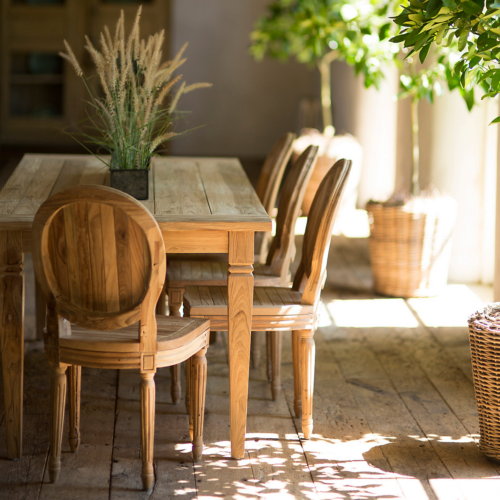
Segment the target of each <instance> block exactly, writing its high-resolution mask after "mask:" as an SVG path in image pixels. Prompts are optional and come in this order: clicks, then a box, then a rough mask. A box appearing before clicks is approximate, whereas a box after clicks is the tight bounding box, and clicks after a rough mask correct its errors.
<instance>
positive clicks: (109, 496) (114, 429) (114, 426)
mask: <svg viewBox="0 0 500 500" xmlns="http://www.w3.org/2000/svg"><path fill="white" fill-rule="evenodd" d="M119 387H120V370H116V393H115V418H114V422H113V441H112V443H111V465H110V468H109V495H108V498H109V500H111V494H112V487H113V464H114V463H115V462H114V458H115V437H116V422H117V421H118V413H119V411H118V390H119ZM155 479H156V470H155Z"/></svg>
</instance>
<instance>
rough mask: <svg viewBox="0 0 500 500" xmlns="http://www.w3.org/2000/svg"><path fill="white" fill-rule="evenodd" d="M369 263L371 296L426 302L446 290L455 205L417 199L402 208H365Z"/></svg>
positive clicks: (448, 201)
mask: <svg viewBox="0 0 500 500" xmlns="http://www.w3.org/2000/svg"><path fill="white" fill-rule="evenodd" d="M366 209H367V211H368V217H369V222H370V259H371V265H372V270H373V279H374V289H375V292H377V293H380V294H382V295H390V296H393V297H429V296H433V295H436V294H437V293H438V292H439V291H440V289H442V287H444V286H445V285H446V280H447V277H448V267H449V261H450V252H451V233H452V230H453V226H454V223H455V214H456V203H455V201H454V200H452V199H451V198H448V197H442V198H429V199H416V200H414V201H413V202H410V203H407V204H406V205H405V206H403V207H385V206H383V205H382V204H380V203H369V204H368V205H367V207H366Z"/></svg>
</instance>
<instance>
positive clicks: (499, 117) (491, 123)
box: [490, 116, 500, 125]
mask: <svg viewBox="0 0 500 500" xmlns="http://www.w3.org/2000/svg"><path fill="white" fill-rule="evenodd" d="M494 123H500V116H497V117H496V118H495V119H494V120H492V121H491V122H490V125H493V124H494Z"/></svg>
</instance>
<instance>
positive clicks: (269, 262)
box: [165, 146, 318, 393]
mask: <svg viewBox="0 0 500 500" xmlns="http://www.w3.org/2000/svg"><path fill="white" fill-rule="evenodd" d="M317 158H318V147H317V146H309V147H308V148H307V149H306V150H305V151H304V152H303V153H302V155H301V156H300V157H299V158H298V159H297V161H296V162H295V164H294V165H293V167H292V169H291V170H290V173H289V174H288V176H287V177H286V179H285V181H284V184H283V188H282V192H281V197H280V202H279V205H278V215H277V219H276V235H275V237H274V238H273V239H272V241H271V246H270V248H269V252H268V254H267V259H266V261H265V263H264V264H261V263H259V262H256V263H255V264H254V286H282V287H286V286H289V283H290V281H291V278H290V264H291V262H292V261H293V259H294V257H295V224H296V222H297V217H298V216H299V214H300V207H301V206H302V200H303V198H304V194H305V190H306V188H307V185H308V183H309V179H310V178H311V174H312V172H313V170H314V166H315V164H316V160H317ZM261 199H262V198H261ZM226 285H227V262H209V261H196V260H184V261H183V260H175V261H172V262H171V263H170V264H169V266H168V271H167V280H166V283H165V289H166V290H167V293H168V297H169V307H170V314H172V315H174V316H180V309H181V306H182V301H183V295H184V290H185V288H186V286H226ZM259 333H260V332H254V333H252V347H251V349H252V365H253V366H254V367H255V366H256V365H258V359H257V358H258V353H259V349H258V347H259V346H258V342H257V334H259ZM172 391H173V393H174V392H176V389H174V388H172Z"/></svg>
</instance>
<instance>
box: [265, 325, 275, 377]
mask: <svg viewBox="0 0 500 500" xmlns="http://www.w3.org/2000/svg"><path fill="white" fill-rule="evenodd" d="M266 351H267V380H269V382H271V377H272V376H273V365H272V361H271V360H272V354H271V332H266Z"/></svg>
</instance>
